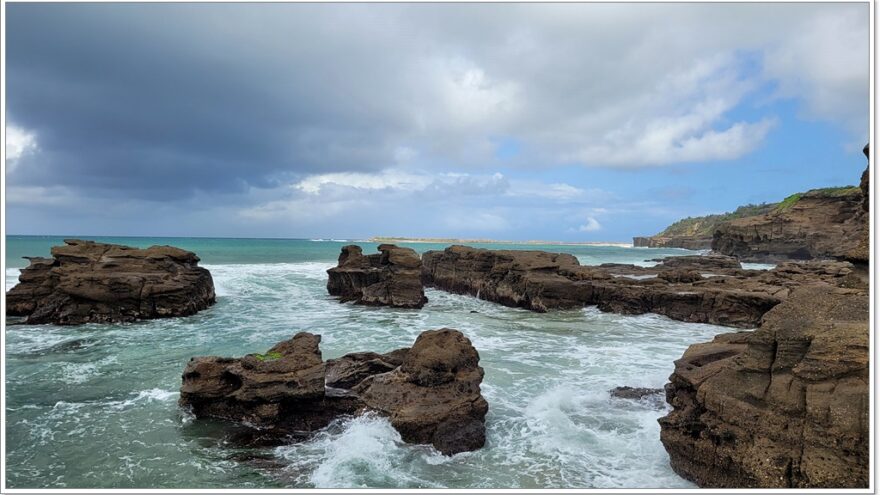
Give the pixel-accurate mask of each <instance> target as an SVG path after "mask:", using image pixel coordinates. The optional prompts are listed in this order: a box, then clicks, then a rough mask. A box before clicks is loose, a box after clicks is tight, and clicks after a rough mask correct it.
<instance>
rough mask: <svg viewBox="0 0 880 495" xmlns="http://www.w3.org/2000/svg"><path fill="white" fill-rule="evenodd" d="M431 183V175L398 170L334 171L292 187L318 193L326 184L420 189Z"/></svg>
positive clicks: (369, 187)
mask: <svg viewBox="0 0 880 495" xmlns="http://www.w3.org/2000/svg"><path fill="white" fill-rule="evenodd" d="M430 183H431V177H430V176H428V175H424V174H412V173H408V172H403V171H399V170H384V171H382V172H379V173H373V174H371V173H360V172H348V173H335V174H319V175H312V176H309V177H307V178H305V179H303V180H302V181H300V182H298V183H296V184H294V186H293V187H294V188H296V189H299V190H301V191H303V192H306V193H309V194H318V193H320V192H321V190H322V188H326V187H327V186H342V187H350V188H353V189H362V190H368V189H403V190H410V191H416V190H422V189H424V188H425V187H427V186H428V185H429V184H430Z"/></svg>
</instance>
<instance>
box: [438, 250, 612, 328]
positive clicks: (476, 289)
mask: <svg viewBox="0 0 880 495" xmlns="http://www.w3.org/2000/svg"><path fill="white" fill-rule="evenodd" d="M593 276H596V277H598V278H602V279H607V278H610V276H609V275H607V274H606V273H604V272H595V273H593V272H590V271H589V270H586V269H585V268H584V267H581V266H580V264H579V263H578V261H577V258H575V257H574V256H572V255H570V254H560V253H548V252H544V251H518V250H487V249H477V248H471V247H467V246H450V247H448V248H446V249H445V250H443V251H428V252H426V253H424V254H423V255H422V280H423V281H424V282H425V284H426V285H430V286H433V287H437V288H440V289H443V290H446V291H449V292H452V293H455V294H469V295H473V296H476V297H478V298H480V299H484V300H487V301H492V302H497V303H500V304H503V305H505V306H511V307H521V308H527V309H531V310H533V311H541V312H543V311H547V310H548V309H560V308H572V307H579V306H583V305H584V299H585V298H587V297H588V294H586V293H585V291H587V292H588V291H589V290H590V287H589V286H588V285H584V284H578V281H589V280H590V279H591V278H592V277H593Z"/></svg>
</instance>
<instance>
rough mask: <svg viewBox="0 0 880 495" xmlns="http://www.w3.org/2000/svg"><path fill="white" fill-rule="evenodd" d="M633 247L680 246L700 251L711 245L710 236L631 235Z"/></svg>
mask: <svg viewBox="0 0 880 495" xmlns="http://www.w3.org/2000/svg"><path fill="white" fill-rule="evenodd" d="M633 246H634V247H649V248H681V249H690V250H694V251H700V250H703V249H710V248H711V247H712V238H711V237H696V236H668V237H667V236H660V235H655V236H651V237H633Z"/></svg>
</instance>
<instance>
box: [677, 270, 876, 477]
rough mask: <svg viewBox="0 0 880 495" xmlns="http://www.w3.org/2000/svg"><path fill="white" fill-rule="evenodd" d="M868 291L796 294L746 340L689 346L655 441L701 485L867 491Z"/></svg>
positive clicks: (826, 289)
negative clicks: (658, 440) (660, 441)
mask: <svg viewBox="0 0 880 495" xmlns="http://www.w3.org/2000/svg"><path fill="white" fill-rule="evenodd" d="M868 328H869V326H868V293H867V291H865V290H855V289H845V288H839V287H833V286H830V285H816V286H811V287H803V288H800V289H797V290H795V291H793V292H792V294H791V295H790V296H789V297H788V298H787V299H786V301H785V302H783V303H782V304H779V305H778V306H776V307H774V308H773V309H772V310H771V311H769V312H768V313H767V314H766V315H765V317H764V320H763V322H762V325H761V327H760V328H759V329H758V330H756V331H755V332H753V333H747V332H742V333H736V334H723V335H719V336H717V337H716V338H715V339H714V340H713V341H712V342H709V343H704V344H695V345H692V346H691V347H689V348H688V350H687V351H686V352H685V353H684V356H682V358H681V359H679V360H678V361H676V362H675V372H674V373H673V374H672V376H671V377H670V383H669V384H668V385H667V386H666V394H667V401H668V402H669V404H670V405H672V407H673V410H672V412H670V413H669V415H667V416H665V417H664V418H661V419H660V424H661V440H662V442H663V445H664V446H665V447H666V450H667V451H668V452H669V456H670V462H671V465H672V467H673V469H675V471H676V472H677V473H679V474H680V475H681V476H683V477H685V478H687V479H689V480H692V481H694V482H696V483H697V484H698V485H700V486H701V487H731V488H734V487H735V488H747V487H773V488H788V487H793V488H806V487H811V488H819V487H823V488H855V487H867V486H868V466H869V453H868V438H869V437H868V435H869V417H868V404H869V393H868Z"/></svg>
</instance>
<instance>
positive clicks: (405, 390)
mask: <svg viewBox="0 0 880 495" xmlns="http://www.w3.org/2000/svg"><path fill="white" fill-rule="evenodd" d="M479 361H480V356H479V355H478V354H477V350H476V349H474V347H473V346H472V345H471V342H470V340H468V339H467V337H465V336H464V335H462V334H461V332H459V331H457V330H451V329H448V328H443V329H440V330H430V331H427V332H423V333H422V334H421V335H419V337H418V339H416V342H415V344H413V346H412V348H411V349H410V350H409V352H407V353H406V357H404V359H403V363H402V364H401V365H400V367H399V368H397V369H395V370H394V371H391V372H389V373H383V374H378V375H373V376H371V377H368V378H366V379H364V380H363V381H362V382H361V383H360V384H358V385H357V386H356V387H355V388H354V391H355V393H356V394H357V395H358V398H360V399H361V400H362V401H364V404H365V405H366V406H367V407H368V408H370V409H373V410H376V411H379V412H381V413H383V414H386V415H387V416H388V417H389V419H390V421H391V424H392V425H393V426H394V428H396V429H397V431H399V432H400V435H401V437H402V438H403V439H404V440H405V441H407V442H410V443H429V444H431V445H433V446H434V447H435V448H436V449H437V450H439V451H440V452H443V453H444V454H454V453H458V452H464V451H469V450H476V449H478V448H480V447H482V446H483V444H484V443H485V442H486V428H485V424H484V421H485V419H484V418H485V417H486V413H487V412H488V410H489V405H488V403H487V402H486V400H485V399H484V398H483V396H482V395H481V394H480V383H481V382H482V381H483V368H481V367H480V366H479V364H478V363H479Z"/></svg>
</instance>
